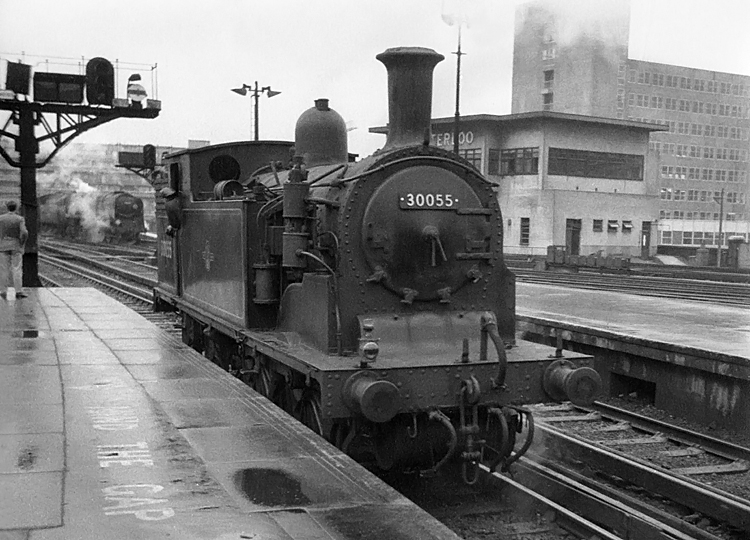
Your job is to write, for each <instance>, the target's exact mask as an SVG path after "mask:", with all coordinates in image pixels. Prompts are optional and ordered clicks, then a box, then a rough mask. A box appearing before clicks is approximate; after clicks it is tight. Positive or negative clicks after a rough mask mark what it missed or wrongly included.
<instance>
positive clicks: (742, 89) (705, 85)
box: [628, 69, 748, 96]
mask: <svg viewBox="0 0 750 540" xmlns="http://www.w3.org/2000/svg"><path fill="white" fill-rule="evenodd" d="M628 82H631V83H635V82H638V84H650V85H652V86H663V87H665V88H681V89H683V90H695V91H696V92H708V93H709V94H724V95H727V96H729V95H732V96H747V95H748V88H747V87H746V86H745V85H744V84H741V83H738V84H734V83H730V82H721V81H713V80H707V79H691V78H690V77H682V76H680V75H665V74H664V73H652V72H649V71H636V70H635V69H631V70H630V72H629V74H628Z"/></svg>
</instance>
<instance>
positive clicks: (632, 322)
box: [516, 283, 750, 361]
mask: <svg viewBox="0 0 750 540" xmlns="http://www.w3.org/2000/svg"><path fill="white" fill-rule="evenodd" d="M516 308H517V314H518V315H519V317H531V318H538V319H550V320H555V321H563V322H566V323H569V324H571V325H575V326H580V327H588V328H592V329H597V330H600V331H601V332H603V333H607V334H615V335H620V336H624V337H627V338H637V339H640V340H643V341H646V342H654V343H668V344H672V345H676V346H679V347H684V348H686V349H695V350H698V351H709V352H711V353H714V356H716V357H725V358H727V359H729V360H738V361H742V360H747V361H750V310H748V309H744V308H738V307H730V306H721V305H714V304H710V303H707V302H693V301H687V300H669V299H663V298H655V297H648V296H635V295H629V294H624V293H615V292H606V291H591V290H585V289H574V288H566V287H558V286H551V285H538V284H532V283H517V284H516Z"/></svg>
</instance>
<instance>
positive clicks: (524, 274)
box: [513, 268, 750, 307]
mask: <svg viewBox="0 0 750 540" xmlns="http://www.w3.org/2000/svg"><path fill="white" fill-rule="evenodd" d="M513 273H514V274H516V279H517V280H518V281H520V282H525V283H539V284H543V285H558V286H562V287H573V288H577V289H592V290H606V291H610V292H621V293H627V294H635V295H639V296H651V297H657V298H670V299H678V300H692V301H697V302H711V303H714V304H723V305H731V306H737V307H750V284H746V283H725V282H718V281H707V280H697V279H682V278H675V277H651V276H638V277H633V276H626V275H619V274H612V275H608V274H598V273H593V272H580V273H567V272H550V271H536V270H527V269H520V268H516V269H513Z"/></svg>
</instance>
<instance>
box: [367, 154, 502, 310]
mask: <svg viewBox="0 0 750 540" xmlns="http://www.w3.org/2000/svg"><path fill="white" fill-rule="evenodd" d="M481 208H482V203H481V201H480V199H479V197H478V196H477V194H476V192H475V191H474V190H472V188H471V186H470V185H469V184H468V183H466V182H464V181H461V179H460V178H459V177H458V176H457V175H456V174H455V173H453V172H451V171H449V170H447V169H444V168H439V167H434V166H431V165H419V166H416V167H410V168H408V169H404V170H401V171H398V172H396V173H395V174H393V175H392V176H391V177H390V178H388V180H386V181H385V182H384V183H383V184H382V185H381V186H380V187H379V188H378V189H377V190H376V191H375V193H374V194H373V196H372V198H371V199H370V202H369V203H368V205H367V208H366V210H365V213H364V218H363V222H364V226H363V228H362V246H363V251H364V254H365V257H366V259H367V262H368V265H369V266H370V270H371V271H372V273H373V275H375V274H378V276H379V279H378V281H379V282H380V283H382V284H383V285H384V286H385V287H387V288H388V289H390V290H391V291H393V292H395V293H396V294H403V291H404V290H410V291H416V295H415V296H414V295H413V297H412V299H417V300H435V299H441V298H445V296H446V291H448V292H450V291H455V290H457V289H459V288H460V287H461V286H463V285H464V284H465V283H466V282H467V279H468V278H467V275H468V274H469V273H470V271H471V270H472V267H474V266H475V265H476V261H472V260H469V259H468V258H467V256H466V254H467V253H468V251H469V250H474V249H477V248H478V250H479V251H483V252H484V251H488V250H489V237H490V233H489V225H488V219H487V216H485V215H482V214H477V213H474V212H472V210H473V209H481Z"/></svg>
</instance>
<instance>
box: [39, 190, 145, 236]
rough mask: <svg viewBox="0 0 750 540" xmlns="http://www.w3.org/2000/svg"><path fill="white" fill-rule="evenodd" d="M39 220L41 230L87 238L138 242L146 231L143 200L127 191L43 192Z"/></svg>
mask: <svg viewBox="0 0 750 540" xmlns="http://www.w3.org/2000/svg"><path fill="white" fill-rule="evenodd" d="M39 220H40V225H41V227H42V230H45V231H47V232H51V233H53V234H56V235H59V236H62V237H66V238H72V239H78V240H84V241H88V242H137V241H138V239H139V235H140V234H141V233H143V232H145V231H146V227H145V224H144V220H143V200H141V199H140V198H139V197H135V196H133V195H131V194H130V193H126V192H124V191H114V192H106V193H105V192H98V191H92V192H60V193H49V194H46V195H42V196H40V197H39Z"/></svg>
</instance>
